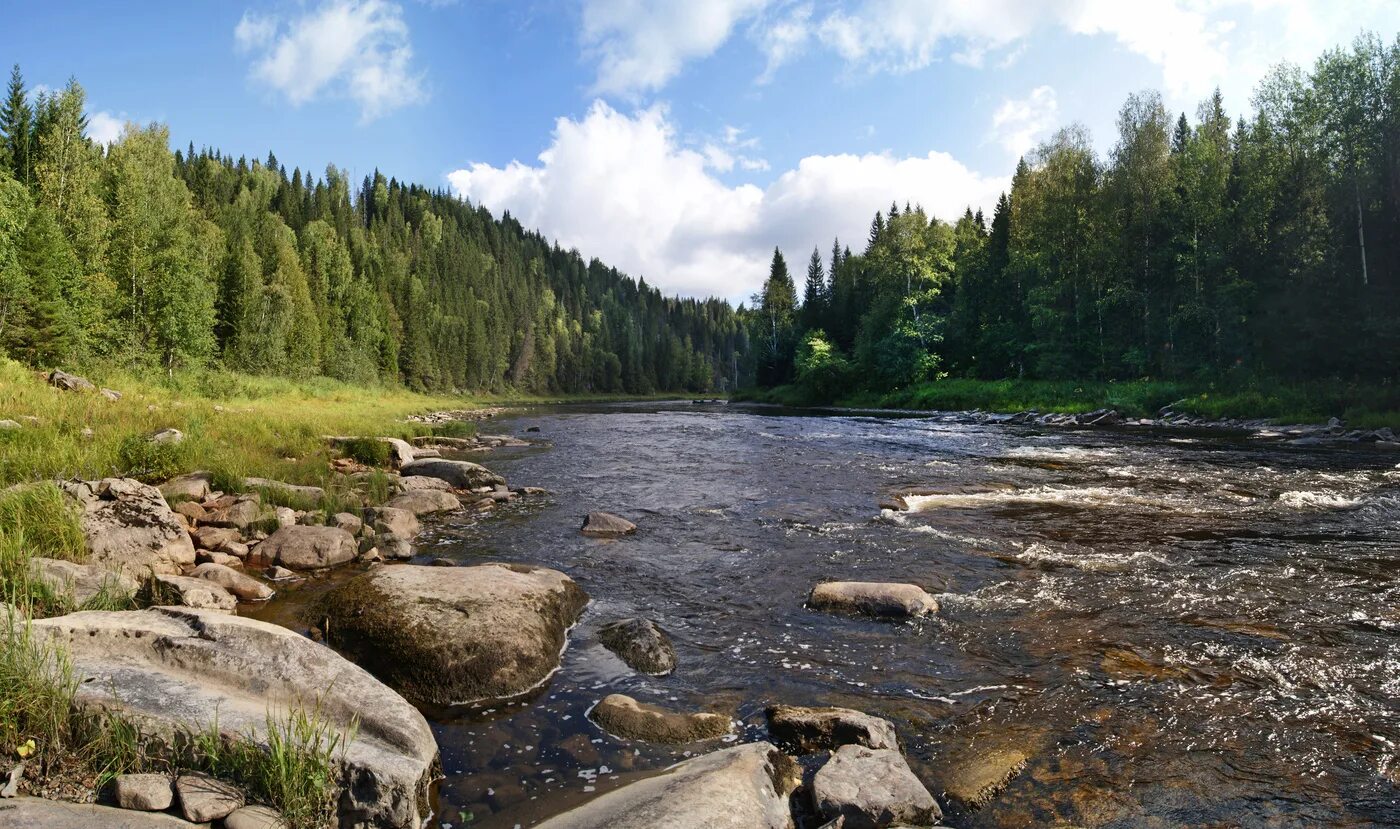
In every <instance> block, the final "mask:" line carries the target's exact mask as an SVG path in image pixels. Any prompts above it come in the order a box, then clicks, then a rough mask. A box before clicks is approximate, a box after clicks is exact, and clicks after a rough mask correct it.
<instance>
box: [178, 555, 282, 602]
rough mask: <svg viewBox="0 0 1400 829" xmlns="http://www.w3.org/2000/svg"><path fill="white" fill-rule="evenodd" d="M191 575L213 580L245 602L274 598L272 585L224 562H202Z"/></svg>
mask: <svg viewBox="0 0 1400 829" xmlns="http://www.w3.org/2000/svg"><path fill="white" fill-rule="evenodd" d="M190 575H191V576H193V577H194V578H197V579H204V580H205V581H210V582H213V583H214V584H217V585H219V586H220V587H222V588H223V589H225V590H227V591H228V592H230V593H232V594H233V595H235V596H237V597H238V598H240V599H242V600H243V601H245V602H261V601H266V600H267V599H270V598H272V588H271V587H268V586H267V585H265V584H263V583H262V582H260V581H258V580H257V579H255V578H253V577H252V576H249V575H245V574H243V573H240V572H238V571H237V570H233V569H231V568H229V567H225V566H224V565H222V564H216V563H213V562H210V563H209V564H201V565H199V566H198V567H196V568H194V572H193V573H191V574H190Z"/></svg>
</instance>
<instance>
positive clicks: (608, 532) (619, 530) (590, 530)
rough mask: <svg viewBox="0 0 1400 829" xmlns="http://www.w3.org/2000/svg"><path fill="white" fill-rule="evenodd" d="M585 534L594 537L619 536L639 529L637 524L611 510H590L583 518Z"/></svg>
mask: <svg viewBox="0 0 1400 829" xmlns="http://www.w3.org/2000/svg"><path fill="white" fill-rule="evenodd" d="M582 531H583V534H584V535H590V536H593V537H594V538H617V537H619V536H624V535H630V534H631V533H634V532H636V531H637V525H636V524H633V523H632V522H631V521H628V520H627V519H626V518H623V517H621V516H619V515H613V514H612V513H610V512H590V513H588V517H586V518H584V519H583V530H582Z"/></svg>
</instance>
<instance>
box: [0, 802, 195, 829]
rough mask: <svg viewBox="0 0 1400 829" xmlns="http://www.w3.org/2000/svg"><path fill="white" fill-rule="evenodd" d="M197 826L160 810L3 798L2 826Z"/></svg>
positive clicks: (72, 828)
mask: <svg viewBox="0 0 1400 829" xmlns="http://www.w3.org/2000/svg"><path fill="white" fill-rule="evenodd" d="M196 826H198V824H194V823H189V822H188V821H183V820H181V819H179V818H177V817H175V816H174V815H164V814H161V813H160V812H132V811H127V810H125V809H114V808H112V807H111V806H95V805H93V804H91V803H64V802H60V801H57V800H40V799H39V798H37V797H17V798H15V799H13V800H0V829H93V827H101V829H195V827H196Z"/></svg>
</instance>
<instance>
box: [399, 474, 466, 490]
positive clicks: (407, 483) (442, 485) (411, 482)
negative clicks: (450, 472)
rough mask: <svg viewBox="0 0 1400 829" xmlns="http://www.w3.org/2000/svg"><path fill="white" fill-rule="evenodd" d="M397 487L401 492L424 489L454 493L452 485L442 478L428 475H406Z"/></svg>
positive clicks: (400, 479)
mask: <svg viewBox="0 0 1400 829" xmlns="http://www.w3.org/2000/svg"><path fill="white" fill-rule="evenodd" d="M395 486H396V487H397V488H398V490H399V491H400V492H418V491H420V490H424V489H427V490H435V491H438V492H451V491H452V484H449V483H448V482H447V481H444V480H443V479H441V478H430V477H428V476H427V475H406V476H404V477H402V478H399V480H398V482H397V483H396V484H395Z"/></svg>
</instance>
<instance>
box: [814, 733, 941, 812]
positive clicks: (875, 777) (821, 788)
mask: <svg viewBox="0 0 1400 829" xmlns="http://www.w3.org/2000/svg"><path fill="white" fill-rule="evenodd" d="M812 800H813V803H814V805H815V806H816V809H817V811H818V812H819V813H820V814H821V815H822V816H823V817H825V818H827V819H829V820H836V819H838V818H839V819H841V820H842V821H843V823H842V826H843V829H845V828H846V827H848V828H849V829H880V827H886V826H901V825H906V826H933V825H934V824H936V823H938V821H939V820H941V819H942V817H943V811H942V810H941V809H940V808H938V802H937V801H935V800H934V798H933V795H932V794H929V791H928V789H926V788H924V784H923V783H921V782H920V781H919V778H917V777H915V776H914V772H912V771H910V769H909V764H908V763H907V762H905V760H904V756H903V755H902V754H900V753H899V752H898V751H896V750H892V749H870V748H866V747H864V746H858V745H847V746H843V747H842V748H840V749H838V750H837V751H836V753H835V754H833V755H832V757H831V759H830V760H828V761H827V763H826V765H824V766H822V767H821V769H820V770H818V771H817V775H816V777H815V778H814V779H813V781H812Z"/></svg>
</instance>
